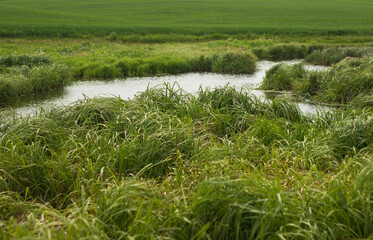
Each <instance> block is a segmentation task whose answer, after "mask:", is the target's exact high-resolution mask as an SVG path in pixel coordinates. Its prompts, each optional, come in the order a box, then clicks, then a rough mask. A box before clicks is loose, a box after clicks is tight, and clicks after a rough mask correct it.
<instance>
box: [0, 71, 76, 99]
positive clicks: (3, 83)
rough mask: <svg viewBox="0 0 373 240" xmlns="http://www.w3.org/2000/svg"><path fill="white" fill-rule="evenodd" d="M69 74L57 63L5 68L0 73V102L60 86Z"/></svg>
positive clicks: (64, 82) (67, 79)
mask: <svg viewBox="0 0 373 240" xmlns="http://www.w3.org/2000/svg"><path fill="white" fill-rule="evenodd" d="M70 76H71V75H70V71H69V70H68V68H67V67H65V66H63V65H59V64H48V65H40V66H34V67H28V66H26V65H22V66H17V67H11V68H7V70H6V71H5V72H4V73H0V102H1V103H2V104H4V103H7V102H9V101H12V100H13V101H14V100H16V99H19V98H21V97H22V96H25V95H30V94H34V93H40V92H46V91H48V90H51V89H56V88H62V87H63V86H64V85H65V84H66V83H67V82H68V81H69V79H70Z"/></svg>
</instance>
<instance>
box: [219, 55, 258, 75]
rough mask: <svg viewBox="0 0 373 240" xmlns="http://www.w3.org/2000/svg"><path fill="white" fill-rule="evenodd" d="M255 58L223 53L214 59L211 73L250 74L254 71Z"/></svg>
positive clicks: (253, 56)
mask: <svg viewBox="0 0 373 240" xmlns="http://www.w3.org/2000/svg"><path fill="white" fill-rule="evenodd" d="M256 61H257V58H256V57H255V55H254V54H252V53H250V52H248V53H223V54H220V55H218V56H215V57H214V60H213V63H212V71H213V72H220V73H233V74H243V73H246V74H251V73H254V72H255V71H256Z"/></svg>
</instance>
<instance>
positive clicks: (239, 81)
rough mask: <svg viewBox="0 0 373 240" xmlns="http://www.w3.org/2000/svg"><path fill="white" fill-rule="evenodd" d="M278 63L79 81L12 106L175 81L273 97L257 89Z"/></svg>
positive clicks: (124, 93) (306, 109) (191, 87)
mask: <svg viewBox="0 0 373 240" xmlns="http://www.w3.org/2000/svg"><path fill="white" fill-rule="evenodd" d="M282 62H283V63H286V64H297V63H300V62H301V60H291V61H282ZM278 63H279V62H271V61H260V62H258V70H257V71H256V72H255V73H254V74H252V75H231V74H220V73H185V74H179V75H164V76H152V77H132V78H124V79H115V80H110V81H107V80H106V81H105V80H94V81H87V80H86V81H84V80H81V81H76V82H73V83H72V84H70V85H68V86H65V87H64V89H62V90H58V91H51V92H48V93H47V94H44V95H38V96H31V97H29V98H24V99H22V101H20V102H17V103H12V104H11V105H10V107H11V108H13V109H14V110H15V111H16V113H18V114H20V115H27V114H32V113H35V112H37V111H40V109H41V108H44V109H48V108H49V107H51V106H62V105H69V104H71V103H73V102H75V101H77V100H80V99H84V98H85V97H88V98H93V97H99V96H108V97H110V96H120V97H121V98H122V99H131V98H133V97H134V96H135V95H136V94H137V93H139V92H142V91H145V90H146V89H147V88H148V87H155V86H159V85H161V84H163V83H171V84H173V83H175V82H177V83H178V85H179V86H180V87H181V88H182V89H184V90H185V91H187V92H189V93H192V94H194V93H197V92H198V89H199V88H200V87H202V88H206V87H209V88H214V87H218V86H224V85H227V84H229V85H230V86H235V87H236V88H238V89H240V88H242V87H246V88H247V89H250V92H251V93H252V94H254V95H256V96H257V97H260V98H263V99H269V100H270V99H271V98H273V97H274V95H277V94H273V93H270V92H265V91H262V90H256V88H258V87H259V86H260V83H261V82H262V81H263V77H264V76H265V72H266V71H267V70H268V69H270V68H271V67H272V66H274V65H276V64H278ZM305 67H306V69H309V70H325V69H327V68H326V67H323V66H313V65H305ZM298 106H299V108H300V109H301V111H302V112H303V113H304V114H315V113H316V112H317V111H318V110H327V109H326V108H325V107H322V106H318V105H314V104H310V103H298Z"/></svg>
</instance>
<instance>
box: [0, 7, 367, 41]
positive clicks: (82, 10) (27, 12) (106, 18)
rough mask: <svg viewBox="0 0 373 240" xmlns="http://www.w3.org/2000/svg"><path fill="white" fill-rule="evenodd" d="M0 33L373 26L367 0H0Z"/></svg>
mask: <svg viewBox="0 0 373 240" xmlns="http://www.w3.org/2000/svg"><path fill="white" fill-rule="evenodd" d="M0 3H1V7H0V30H1V31H0V33H1V35H2V36H29V35H35V36H38V35H39V36H47V37H48V36H79V35H82V34H91V35H100V36H103V35H107V34H110V33H111V32H117V33H119V34H160V33H173V34H175V33H177V34H192V35H203V34H208V33H215V34H216V33H228V34H238V33H247V32H258V33H270V34H271V33H274V34H276V33H284V32H287V33H295V34H300V33H302V34H343V33H357V32H362V33H367V32H370V33H371V32H372V30H373V14H372V12H373V3H372V2H371V1H370V0H356V1H354V2H351V1H348V0H335V1H324V0H312V1H310V0H251V1H244V0H218V1H213V0H203V1H191V0H187V1H182V0H164V1H156V0H142V1H137V0H122V1H120V0H110V1H102V0H93V1H92V0H90V1H88V0H81V1H72V0H66V1H63V2H62V1H57V0H48V1H43V0H32V1H25V0H1V1H0Z"/></svg>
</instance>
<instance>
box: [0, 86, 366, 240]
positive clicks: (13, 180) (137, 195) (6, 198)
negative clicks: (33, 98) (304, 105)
mask: <svg viewBox="0 0 373 240" xmlns="http://www.w3.org/2000/svg"><path fill="white" fill-rule="evenodd" d="M370 115H371V110H369V109H365V110H363V112H361V111H360V110H348V111H346V112H337V113H320V114H319V115H315V116H311V117H310V116H303V115H302V114H300V111H299V109H298V108H297V107H296V106H295V105H294V104H292V103H289V102H288V101H287V100H286V99H282V98H277V99H275V100H273V101H272V102H262V101H260V100H259V99H257V98H255V97H253V96H251V95H250V93H249V92H248V91H246V90H245V89H242V90H240V91H238V90H236V89H235V88H232V87H229V86H225V87H220V88H215V89H201V90H200V91H199V93H198V94H197V96H194V95H191V94H188V93H185V92H184V91H183V90H182V89H180V88H179V87H178V86H177V85H165V86H163V87H158V88H150V89H148V90H146V91H145V92H143V93H141V94H139V95H137V97H135V99H133V100H122V99H120V98H97V99H85V100H83V101H79V102H76V103H75V104H73V105H71V106H67V107H61V108H52V109H50V110H45V111H41V112H40V113H38V114H36V115H34V116H27V117H16V116H14V117H13V116H11V115H9V114H7V115H0V117H1V122H2V124H1V125H0V129H1V131H0V166H1V167H0V190H1V192H2V193H1V194H0V199H1V201H0V236H1V238H3V239H10V238H22V237H26V236H27V237H29V238H56V239H66V238H70V239H78V238H97V239H121V238H139V239H149V238H154V239H167V238H172V239H192V238H196V239H242V238H247V239H268V238H270V239H277V238H279V239H280V238H285V239H286V238H289V239H343V238H347V239H349V238H362V239H364V238H370V237H372V230H373V225H372V222H371V221H370V219H372V216H373V210H372V206H373V202H372V194H373V192H372V187H373V186H372V181H371V180H372V179H371V176H372V167H373V165H372V158H371V154H372V152H371V151H372V141H371V137H372V136H371V133H372V132H373V130H372V129H373V125H372V124H371V118H370ZM351 122H353V123H354V125H351ZM349 139H354V141H353V142H351V141H349Z"/></svg>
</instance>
